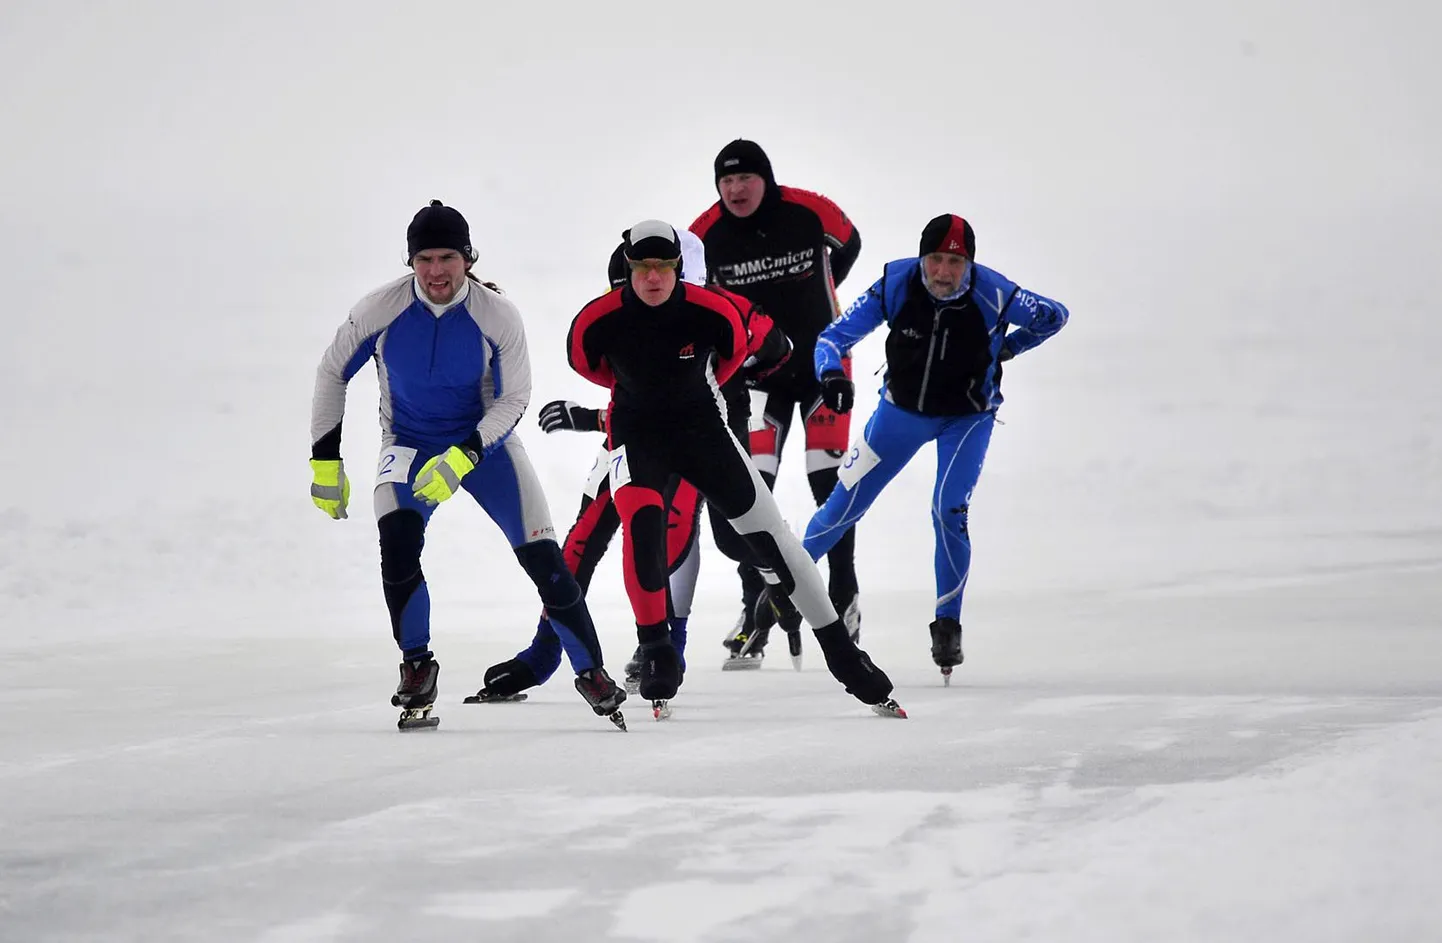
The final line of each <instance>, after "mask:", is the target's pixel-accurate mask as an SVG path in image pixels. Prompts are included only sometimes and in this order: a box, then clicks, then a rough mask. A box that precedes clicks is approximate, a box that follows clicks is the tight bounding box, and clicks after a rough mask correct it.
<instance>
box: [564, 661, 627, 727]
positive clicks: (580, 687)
mask: <svg viewBox="0 0 1442 943" xmlns="http://www.w3.org/2000/svg"><path fill="white" fill-rule="evenodd" d="M576 690H577V691H578V692H579V693H580V695H581V697H584V698H585V699H586V703H587V704H590V705H591V710H593V711H595V712H596V716H597V717H605V718H606V719H607V720H609V721H610V722H611V723H613V724H615V725H616V726H617V727H619V728H621V729H622V730H625V729H626V718H625V717H623V716H622V715H621V704H622V703H624V702H625V700H626V692H625V691H624V690H622V689H621V688H619V687H617V686H616V682H615V681H612V680H611V676H610V675H608V674H607V673H606V669H605V668H601V667H599V666H598V667H595V668H588V669H586V670H585V671H583V672H581V673H580V674H578V675H576Z"/></svg>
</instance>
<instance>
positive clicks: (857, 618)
mask: <svg viewBox="0 0 1442 943" xmlns="http://www.w3.org/2000/svg"><path fill="white" fill-rule="evenodd" d="M831 605H833V606H835V607H836V612H837V614H838V615H840V616H841V621H842V623H843V624H845V626H846V634H847V635H849V636H851V640H852V641H853V642H855V643H856V644H858V645H860V644H861V594H860V593H857V592H851V593H847V594H844V595H836V596H832V597H831Z"/></svg>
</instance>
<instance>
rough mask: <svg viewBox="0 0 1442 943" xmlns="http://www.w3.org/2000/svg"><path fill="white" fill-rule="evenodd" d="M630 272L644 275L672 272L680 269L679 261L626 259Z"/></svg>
mask: <svg viewBox="0 0 1442 943" xmlns="http://www.w3.org/2000/svg"><path fill="white" fill-rule="evenodd" d="M626 264H627V265H629V266H630V267H631V271H633V272H640V273H641V274H642V275H646V274H648V273H650V272H674V271H676V270H677V269H679V268H680V267H681V260H680V259H641V260H639V261H638V260H635V259H627V260H626Z"/></svg>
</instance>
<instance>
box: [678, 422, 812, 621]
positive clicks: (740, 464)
mask: <svg viewBox="0 0 1442 943" xmlns="http://www.w3.org/2000/svg"><path fill="white" fill-rule="evenodd" d="M721 431H722V433H724V437H723V436H722V435H717V436H716V437H715V439H714V441H710V440H708V445H707V454H705V455H700V456H692V457H691V465H692V466H693V467H692V468H691V469H690V470H688V471H687V472H686V477H687V479H688V480H689V481H691V482H692V483H693V484H695V485H696V486H697V487H698V488H699V489H700V490H701V493H702V494H703V495H705V497H706V500H707V501H709V502H710V503H712V504H713V505H715V507H716V508H717V509H718V510H719V511H720V512H721V513H722V514H724V515H726V519H727V520H728V521H730V522H731V526H732V527H733V528H735V530H736V533H738V534H740V535H741V537H742V538H743V539H745V540H746V542H747V543H748V544H750V546H751V548H752V552H753V553H754V554H755V555H756V558H757V559H758V560H760V561H762V563H763V565H764V570H763V571H762V576H763V577H764V578H765V579H766V581H767V582H768V583H779V584H780V585H781V587H782V589H783V591H784V592H785V593H786V594H787V595H788V596H791V597H792V600H793V602H794V603H795V605H796V608H797V609H799V610H800V611H801V614H802V616H803V617H804V618H805V619H806V620H807V621H808V622H810V623H811V625H812V626H813V627H815V626H822V625H827V624H829V623H831V622H834V621H836V610H835V608H834V607H833V606H832V605H831V600H830V599H829V598H828V597H827V595H826V586H825V584H824V583H823V582H822V580H821V573H820V571H819V570H817V568H816V564H815V563H813V562H812V561H811V558H810V557H808V556H807V555H806V551H805V550H804V549H802V547H801V543H800V541H798V540H797V539H796V536H795V535H794V534H792V533H791V531H790V529H789V528H787V526H786V523H785V522H784V521H783V520H782V519H781V510H780V508H778V507H777V506H776V499H775V498H774V497H772V495H771V492H770V490H768V489H767V487H766V483H765V481H763V480H762V477H761V473H760V472H759V471H757V469H756V466H755V465H753V464H752V463H751V460H750V458H749V457H748V456H747V455H746V452H745V451H744V450H743V449H742V448H741V445H740V443H739V442H737V441H736V438H735V436H733V435H732V433H731V431H730V430H729V429H725V427H724V426H723V427H721Z"/></svg>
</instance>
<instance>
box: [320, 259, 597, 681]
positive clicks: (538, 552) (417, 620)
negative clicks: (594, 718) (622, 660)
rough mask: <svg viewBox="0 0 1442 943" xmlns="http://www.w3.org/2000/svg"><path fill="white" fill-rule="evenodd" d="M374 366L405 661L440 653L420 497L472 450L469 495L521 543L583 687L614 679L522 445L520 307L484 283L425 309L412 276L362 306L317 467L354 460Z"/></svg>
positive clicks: (394, 624)
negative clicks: (354, 412) (435, 463)
mask: <svg viewBox="0 0 1442 943" xmlns="http://www.w3.org/2000/svg"><path fill="white" fill-rule="evenodd" d="M368 360H374V361H375V365H376V372H377V374H378V379H379V386H380V422H381V433H382V441H381V455H380V464H379V466H378V468H377V471H376V488H375V511H376V519H377V521H378V523H379V527H380V549H381V580H382V583H383V584H384V589H385V599H386V606H387V608H389V610H390V617H391V628H392V631H393V632H394V634H395V639H396V644H397V645H398V646H399V647H400V649H401V651H402V653H403V654H404V657H405V659H406V660H407V661H411V660H415V659H417V658H425V657H428V656H429V652H430V594H429V593H428V592H427V590H426V581H425V577H424V576H423V575H422V573H421V548H422V546H423V545H424V543H425V529H426V523H427V521H429V519H430V516H431V513H432V511H434V507H432V506H428V505H427V504H425V503H424V502H423V501H421V500H419V499H418V498H416V497H415V495H414V494H413V493H412V490H411V489H412V486H413V485H414V483H415V478H416V474H417V473H418V472H419V471H420V468H421V466H422V465H423V464H424V463H425V462H426V461H427V460H428V459H430V458H432V457H433V456H436V455H440V454H442V453H444V452H445V451H446V450H447V449H448V448H450V447H451V446H453V445H458V446H461V447H462V448H464V449H467V450H469V451H473V452H476V453H478V454H479V455H480V456H481V460H480V461H479V462H478V463H477V464H476V467H475V469H474V470H473V471H471V472H470V473H469V474H467V475H466V476H465V478H463V479H461V488H462V489H463V490H464V491H465V492H466V493H468V494H469V495H470V496H471V497H472V498H474V499H475V500H476V502H477V503H478V504H480V506H481V508H482V509H483V510H484V511H485V512H486V514H488V515H489V516H490V518H491V520H493V521H495V522H496V524H497V525H498V526H499V527H500V528H501V530H502V531H503V532H504V533H505V535H506V539H507V540H508V541H510V544H511V547H512V548H513V549H514V550H515V552H516V558H517V559H518V560H519V561H520V563H521V567H522V568H523V569H524V570H525V571H526V574H527V576H529V577H530V578H531V581H532V582H533V583H535V585H536V588H537V590H539V592H540V596H541V601H542V603H543V604H544V605H545V607H546V611H547V612H548V614H549V616H550V619H551V622H552V624H553V625H554V626H555V629H556V632H557V634H558V635H559V636H560V639H561V643H562V645H563V646H564V647H565V650H566V655H567V656H568V657H569V658H570V661H571V666H572V668H574V669H575V671H576V672H578V673H579V672H582V671H585V670H587V669H589V668H592V667H600V666H601V664H602V658H601V647H600V643H599V642H598V641H597V639H596V629H595V626H594V625H593V624H592V623H591V615H590V613H589V611H588V610H587V609H586V602H585V599H584V597H583V595H582V593H581V588H580V587H579V586H578V585H577V584H576V580H575V578H574V577H573V576H572V575H571V573H570V571H569V570H568V569H567V568H566V564H565V561H564V560H563V559H562V556H561V548H560V547H559V546H558V545H557V543H556V532H555V529H554V528H553V527H552V525H551V515H550V510H549V509H548V508H547V506H546V497H545V495H544V494H543V493H542V491H541V485H540V481H539V480H538V479H537V477H536V473H535V470H534V469H533V468H532V467H531V462H530V459H529V458H527V456H526V450H525V447H524V446H523V445H522V444H521V440H520V437H519V436H517V435H516V434H515V426H516V423H517V422H518V421H519V420H520V418H521V414H522V413H524V412H525V410H526V407H527V405H528V404H529V403H530V398H531V365H530V358H529V356H528V354H527V352H526V334H525V328H524V326H523V324H522V322H521V316H520V312H518V311H517V310H516V306H515V305H514V304H512V303H511V302H510V301H509V300H507V299H506V298H504V297H503V296H502V295H500V294H499V293H498V292H496V291H493V290H492V289H491V288H490V287H488V286H486V285H482V284H481V283H479V282H477V281H475V280H474V279H473V278H467V279H466V280H465V282H464V283H463V287H462V289H461V291H460V292H459V294H458V296H457V297H456V298H455V299H453V300H452V301H451V303H450V304H449V305H444V306H442V305H436V304H433V303H431V302H429V301H427V300H425V299H424V296H423V295H421V293H420V292H419V290H418V288H417V287H416V285H415V279H414V276H412V275H406V276H404V277H402V278H398V279H396V280H395V281H393V282H390V283H389V284H387V285H384V286H382V287H381V288H379V289H377V290H376V291H374V292H372V293H371V294H369V295H367V296H366V297H365V298H362V299H361V300H360V302H359V303H357V304H356V306H355V307H354V308H353V309H352V310H351V312H350V316H349V317H348V318H347V319H346V322H345V323H344V324H343V325H341V327H340V329H339V330H338V331H337V332H336V337H335V341H334V342H333V343H332V344H331V346H330V348H329V349H328V350H327V351H326V353H325V356H324V357H323V358H322V359H321V364H320V368H319V369H318V370H317V372H316V386H315V399H314V402H313V403H312V406H311V441H312V443H313V444H312V446H311V457H312V458H316V459H338V458H340V434H341V421H342V419H343V417H344V415H345V396H346V384H347V382H348V381H349V380H350V379H351V377H353V376H355V374H356V372H357V371H359V370H360V369H361V367H363V366H364V365H365V363H366V361H368ZM487 575H490V574H487ZM494 578H496V579H504V578H505V577H503V576H501V575H499V574H496V575H495V577H494Z"/></svg>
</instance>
